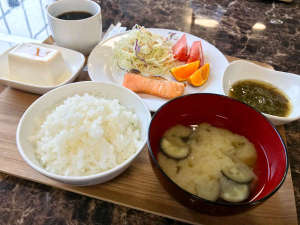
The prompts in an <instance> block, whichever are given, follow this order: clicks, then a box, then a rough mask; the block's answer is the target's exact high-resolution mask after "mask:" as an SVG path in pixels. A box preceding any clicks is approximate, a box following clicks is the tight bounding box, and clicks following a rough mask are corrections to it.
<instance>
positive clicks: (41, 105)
mask: <svg viewBox="0 0 300 225" xmlns="http://www.w3.org/2000/svg"><path fill="white" fill-rule="evenodd" d="M84 93H95V94H99V95H101V96H103V97H105V98H108V99H111V98H117V99H119V101H120V103H121V104H122V105H124V106H126V107H128V108H131V109H133V110H134V111H135V112H136V114H137V116H138V118H139V120H140V123H141V131H142V144H141V146H140V147H139V149H138V150H137V152H136V153H135V154H134V155H132V156H131V157H130V158H128V159H127V160H126V161H125V162H123V163H122V164H120V165H118V166H117V167H115V168H113V169H111V170H108V171H105V172H102V173H99V174H95V175H89V176H73V177H72V176H60V175H56V174H53V173H50V172H47V171H46V170H45V169H43V168H42V167H41V166H40V165H39V163H38V161H37V160H36V158H35V155H34V146H33V144H32V143H31V142H30V141H29V140H28V138H29V137H30V136H32V135H33V134H35V133H36V131H37V128H38V125H37V124H35V121H36V120H37V119H38V118H42V117H43V116H45V114H46V113H47V112H48V111H49V110H51V109H53V107H54V106H55V105H56V104H58V103H60V102H61V101H62V100H63V99H65V98H67V97H70V96H73V95H74V94H84ZM150 120H151V115H150V112H149V110H148V109H147V107H146V106H145V104H144V103H143V102H142V100H141V98H140V97H139V96H138V95H136V94H135V93H133V92H132V91H130V90H128V89H126V88H123V87H119V86H117V85H114V84H107V83H100V82H92V81H86V82H77V83H72V84H68V85H65V86H62V87H59V88H56V89H54V90H52V91H50V92H48V93H46V94H45V95H43V96H41V97H40V98H38V99H37V100H36V101H35V102H34V103H32V105H31V106H30V107H29V108H28V109H27V110H26V111H25V113H24V114H23V116H22V118H21V119H20V121H19V124H18V127H17V133H16V142H17V147H18V150H19V152H20V154H21V156H22V157H23V159H24V160H25V161H26V162H27V163H28V165H30V166H31V167H32V168H33V169H35V170H36V171H38V172H40V173H41V174H43V175H45V176H47V177H50V178H52V179H54V180H57V181H60V182H63V183H66V184H70V185H76V186H87V185H93V184H98V183H103V182H106V181H108V180H111V179H113V178H114V177H116V176H118V175H119V174H120V173H122V172H123V171H125V170H126V169H127V168H128V167H129V165H130V164H131V163H132V161H133V160H134V159H135V158H136V157H137V156H138V154H139V153H140V152H141V151H142V150H143V148H144V146H145V144H146V140H147V131H148V126H149V123H150Z"/></svg>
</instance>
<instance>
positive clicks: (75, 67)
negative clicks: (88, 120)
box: [0, 43, 85, 94]
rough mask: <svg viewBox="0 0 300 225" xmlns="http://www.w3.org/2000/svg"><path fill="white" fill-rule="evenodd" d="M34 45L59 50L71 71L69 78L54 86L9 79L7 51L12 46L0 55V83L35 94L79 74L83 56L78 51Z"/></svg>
mask: <svg viewBox="0 0 300 225" xmlns="http://www.w3.org/2000/svg"><path fill="white" fill-rule="evenodd" d="M34 44H35V45H40V46H44V47H47V48H52V49H56V50H59V51H60V52H61V54H62V57H63V58H64V60H65V62H66V64H67V67H68V69H69V71H70V72H71V76H70V77H69V79H67V80H65V81H64V82H62V83H60V84H58V85H56V86H38V85H34V84H29V83H23V82H20V81H16V80H11V79H9V78H8V74H9V69H8V52H9V51H10V50H11V49H13V48H14V47H12V48H10V49H8V50H7V51H5V52H4V53H3V54H2V55H0V84H4V85H7V86H10V87H13V88H16V89H19V90H23V91H27V92H31V93H35V94H44V93H46V92H47V91H50V90H52V89H54V88H57V87H59V86H62V85H64V84H68V83H71V82H72V81H74V80H75V79H76V77H77V76H78V75H79V73H80V71H81V70H82V68H83V66H84V62H85V57H84V55H83V54H81V53H80V52H77V51H74V50H70V49H66V48H63V47H59V46H56V45H47V44H37V43H34Z"/></svg>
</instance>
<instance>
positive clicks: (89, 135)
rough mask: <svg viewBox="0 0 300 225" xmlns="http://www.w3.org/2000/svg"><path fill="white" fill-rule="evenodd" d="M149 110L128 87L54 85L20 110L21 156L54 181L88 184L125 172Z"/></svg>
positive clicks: (135, 153)
mask: <svg viewBox="0 0 300 225" xmlns="http://www.w3.org/2000/svg"><path fill="white" fill-rule="evenodd" d="M150 120H151V115H150V112H149V111H148V109H147V107H146V106H145V104H144V103H143V102H142V100H141V99H140V97H139V96H138V95H136V94H135V93H133V92H132V91H130V90H128V89H126V88H123V87H121V86H117V85H114V84H109V83H99V82H91V81H87V82H78V83H72V84H68V85H65V86H62V87H59V88H56V89H54V90H52V91H50V92H48V93H47V94H45V95H43V96H41V97H40V98H38V99H37V100H36V101H35V102H34V103H32V105H31V106H30V107H29V108H28V109H27V110H26V111H25V113H24V114H23V116H22V118H21V119H20V121H19V124H18V127H17V134H16V142H17V147H18V150H19V152H20V154H21V156H22V157H23V159H24V160H25V161H26V162H27V163H28V164H29V165H30V166H31V167H32V168H33V169H35V170H37V171H38V172H40V173H41V174H43V175H45V176H47V177H50V178H52V179H55V180H57V181H60V182H63V183H66V184H70V185H76V186H87V185H93V184H99V183H103V182H106V181H109V180H111V179H113V178H115V177H116V176H118V175H119V174H121V173H122V172H123V171H125V170H126V169H127V168H128V167H129V165H130V164H131V163H132V161H133V160H134V159H135V158H136V157H137V156H138V154H139V153H140V152H141V151H142V150H143V148H144V146H145V144H146V140H147V131H148V126H149V123H150Z"/></svg>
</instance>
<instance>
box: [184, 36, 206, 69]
mask: <svg viewBox="0 0 300 225" xmlns="http://www.w3.org/2000/svg"><path fill="white" fill-rule="evenodd" d="M197 60H199V61H200V67H201V66H203V65H204V56H203V50H202V44H201V41H194V42H193V44H192V47H191V50H190V54H189V57H188V60H187V63H190V62H194V61H197Z"/></svg>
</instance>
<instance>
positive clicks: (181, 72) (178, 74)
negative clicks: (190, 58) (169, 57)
mask: <svg viewBox="0 0 300 225" xmlns="http://www.w3.org/2000/svg"><path fill="white" fill-rule="evenodd" d="M199 65H200V61H199V60H197V61H195V62H192V63H188V64H184V65H181V66H177V67H173V68H172V69H171V74H172V75H173V77H174V78H175V79H176V80H177V81H185V80H187V79H188V77H189V76H191V75H192V74H193V73H194V72H195V71H196V70H197V69H198V68H199Z"/></svg>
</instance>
